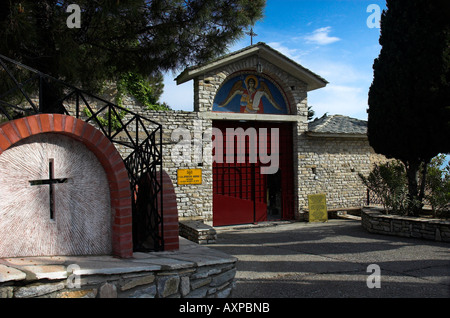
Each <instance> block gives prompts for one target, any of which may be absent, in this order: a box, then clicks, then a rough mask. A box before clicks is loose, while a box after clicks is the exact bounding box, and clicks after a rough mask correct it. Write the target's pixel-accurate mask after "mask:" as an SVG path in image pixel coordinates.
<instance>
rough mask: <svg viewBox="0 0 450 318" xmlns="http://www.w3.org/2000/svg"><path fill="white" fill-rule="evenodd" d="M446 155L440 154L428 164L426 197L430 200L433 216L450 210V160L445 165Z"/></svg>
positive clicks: (442, 214)
mask: <svg viewBox="0 0 450 318" xmlns="http://www.w3.org/2000/svg"><path fill="white" fill-rule="evenodd" d="M444 163H445V155H443V154H440V155H438V156H437V157H435V158H433V159H432V160H431V163H430V164H429V166H428V176H427V180H426V194H425V198H426V199H427V200H428V202H430V204H431V208H432V210H433V216H434V217H436V216H444V213H445V212H446V211H447V212H449V211H450V162H448V163H447V165H445V166H444Z"/></svg>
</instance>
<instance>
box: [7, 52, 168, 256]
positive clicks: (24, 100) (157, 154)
mask: <svg viewBox="0 0 450 318" xmlns="http://www.w3.org/2000/svg"><path fill="white" fill-rule="evenodd" d="M39 113H61V114H66V115H71V116H74V117H76V118H79V119H82V120H84V121H86V122H88V123H90V124H92V125H93V126H95V127H97V128H98V129H100V130H101V131H102V132H103V134H104V135H105V136H106V137H107V138H108V139H109V140H110V141H111V142H112V143H114V144H115V145H116V147H117V148H118V149H119V150H120V151H121V153H122V154H125V155H123V156H124V157H125V159H124V163H125V166H126V168H127V170H128V175H129V179H130V186H131V192H132V198H131V199H132V205H133V206H132V208H133V245H134V250H135V251H160V250H163V249H164V237H163V231H162V228H163V210H162V206H163V205H162V200H163V195H162V194H163V191H162V182H161V180H162V153H163V152H162V142H161V141H162V126H161V125H160V124H159V123H157V122H154V121H152V120H150V119H148V118H146V117H143V116H141V115H139V114H136V113H134V112H132V111H130V110H128V109H126V108H124V107H121V106H118V105H116V104H114V103H112V102H110V101H108V100H106V99H103V98H100V97H98V96H95V95H93V94H90V93H88V92H85V91H83V90H81V89H79V88H77V87H75V86H72V85H69V84H67V83H65V82H63V81H61V80H59V79H56V78H54V77H52V76H49V75H46V74H44V73H41V72H39V71H38V70H35V69H33V68H31V67H28V66H26V65H23V64H21V63H19V62H17V61H14V60H12V59H10V58H7V57H5V56H3V55H0V123H1V122H3V121H9V120H13V119H16V118H20V117H25V116H29V115H33V114H39Z"/></svg>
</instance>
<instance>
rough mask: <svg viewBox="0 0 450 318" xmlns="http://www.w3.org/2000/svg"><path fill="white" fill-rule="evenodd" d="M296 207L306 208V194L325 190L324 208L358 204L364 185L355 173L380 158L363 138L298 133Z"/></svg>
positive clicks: (363, 196) (365, 171) (366, 169)
mask: <svg viewBox="0 0 450 318" xmlns="http://www.w3.org/2000/svg"><path fill="white" fill-rule="evenodd" d="M297 147H298V153H297V154H296V156H297V160H298V169H299V172H298V176H297V177H298V180H297V182H298V184H299V187H298V191H299V192H298V208H299V211H300V213H302V211H304V210H307V209H308V195H309V194H319V193H325V194H326V199H327V207H328V209H338V208H352V207H362V206H363V205H364V204H365V200H366V197H367V194H366V188H365V187H364V185H363V183H362V182H361V179H360V177H359V176H358V173H362V174H363V175H367V174H369V172H370V171H371V169H372V167H373V164H374V163H376V162H378V161H379V160H383V157H382V156H379V155H376V154H375V153H374V151H373V149H372V148H371V147H370V145H369V142H368V140H367V138H337V137H330V138H325V137H309V136H306V135H305V134H302V135H300V136H298V139H297Z"/></svg>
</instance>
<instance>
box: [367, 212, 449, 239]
mask: <svg viewBox="0 0 450 318" xmlns="http://www.w3.org/2000/svg"><path fill="white" fill-rule="evenodd" d="M361 223H362V226H363V228H365V229H366V230H367V231H368V232H370V233H378V234H385V235H394V236H401V237H414V238H420V239H426V240H433V241H438V242H450V221H443V220H440V219H430V218H420V217H408V216H399V215H385V214H382V212H381V209H377V208H363V209H362V212H361Z"/></svg>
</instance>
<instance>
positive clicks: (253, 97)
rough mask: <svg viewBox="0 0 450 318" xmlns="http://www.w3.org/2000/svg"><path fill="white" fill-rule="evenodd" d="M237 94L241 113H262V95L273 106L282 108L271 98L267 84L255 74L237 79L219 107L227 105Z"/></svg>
mask: <svg viewBox="0 0 450 318" xmlns="http://www.w3.org/2000/svg"><path fill="white" fill-rule="evenodd" d="M244 84H245V87H244ZM258 86H259V88H258ZM239 95H240V96H241V104H240V105H241V113H250V114H264V105H263V101H262V98H263V97H266V98H267V100H268V101H269V102H270V104H272V106H273V107H275V108H276V109H278V110H282V109H281V107H280V106H279V105H278V104H277V102H276V101H275V99H274V98H273V96H272V93H271V92H270V89H269V87H268V86H267V84H266V83H264V81H259V80H258V78H257V77H256V76H253V75H249V76H247V77H246V78H245V80H244V81H240V80H239V81H237V82H236V83H235V84H234V85H233V87H232V88H231V90H230V92H229V93H228V96H227V97H226V98H225V100H224V101H223V102H222V103H221V104H219V107H225V106H227V105H228V104H229V103H230V102H231V101H232V100H233V98H234V97H235V96H239Z"/></svg>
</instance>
